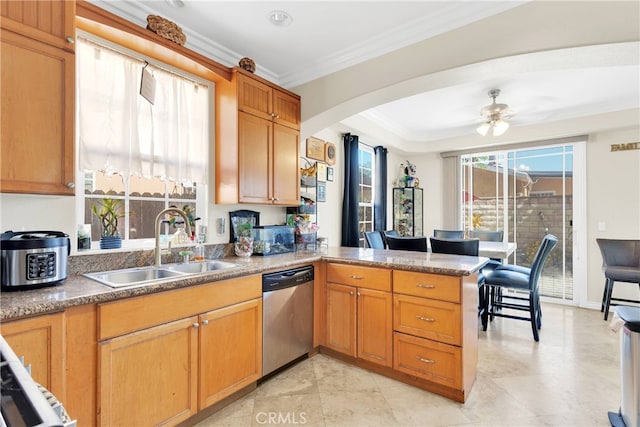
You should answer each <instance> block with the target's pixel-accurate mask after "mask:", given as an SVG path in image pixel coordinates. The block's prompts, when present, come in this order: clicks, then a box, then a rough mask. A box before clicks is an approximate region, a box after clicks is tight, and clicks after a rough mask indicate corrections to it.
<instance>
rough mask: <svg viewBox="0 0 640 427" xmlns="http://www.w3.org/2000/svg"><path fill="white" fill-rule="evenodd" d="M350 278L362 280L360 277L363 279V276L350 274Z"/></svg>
mask: <svg viewBox="0 0 640 427" xmlns="http://www.w3.org/2000/svg"><path fill="white" fill-rule="evenodd" d="M351 278H352V279H355V280H362V279H364V276H354V275H351Z"/></svg>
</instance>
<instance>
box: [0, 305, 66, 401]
mask: <svg viewBox="0 0 640 427" xmlns="http://www.w3.org/2000/svg"><path fill="white" fill-rule="evenodd" d="M62 323H63V314H62V313H58V314H49V315H43V316H38V317H33V318H31V319H23V320H15V321H13V322H7V323H3V324H2V328H1V329H0V333H2V336H3V337H4V339H5V340H6V341H7V343H8V344H9V346H10V347H11V348H12V349H13V352H14V353H15V354H16V355H17V356H18V357H21V356H24V363H25V366H27V365H31V376H32V377H33V379H34V380H36V381H37V382H38V383H40V384H42V385H43V386H44V387H46V388H47V390H49V391H51V393H53V394H54V395H56V396H59V398H60V399H63V398H64V385H63V384H64V366H63V361H64V358H63V354H64V340H63V336H62V334H63V327H62Z"/></svg>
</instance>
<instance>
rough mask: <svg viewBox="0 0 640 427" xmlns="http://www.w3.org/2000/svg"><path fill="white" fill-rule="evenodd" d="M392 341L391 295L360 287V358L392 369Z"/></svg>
mask: <svg viewBox="0 0 640 427" xmlns="http://www.w3.org/2000/svg"><path fill="white" fill-rule="evenodd" d="M392 342H393V303H392V295H391V293H390V292H382V291H373V290H370V289H362V288H358V357H359V358H360V359H364V360H368V361H370V362H374V363H378V364H380V365H383V366H388V367H391V366H393V344H392Z"/></svg>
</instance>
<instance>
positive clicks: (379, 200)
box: [373, 145, 387, 231]
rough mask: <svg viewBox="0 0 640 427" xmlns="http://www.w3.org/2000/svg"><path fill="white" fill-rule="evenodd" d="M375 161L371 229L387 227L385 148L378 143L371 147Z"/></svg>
mask: <svg viewBox="0 0 640 427" xmlns="http://www.w3.org/2000/svg"><path fill="white" fill-rule="evenodd" d="M373 152H374V153H375V162H376V177H375V179H376V188H375V189H374V190H375V193H374V199H373V229H374V230H376V231H384V230H386V229H387V149H386V148H384V147H383V146H381V145H379V146H377V147H375V148H374V149H373Z"/></svg>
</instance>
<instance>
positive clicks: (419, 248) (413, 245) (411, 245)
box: [387, 236, 427, 252]
mask: <svg viewBox="0 0 640 427" xmlns="http://www.w3.org/2000/svg"><path fill="white" fill-rule="evenodd" d="M387 246H388V248H389V249H398V250H404V251H416V252H427V238H426V237H401V236H387Z"/></svg>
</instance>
